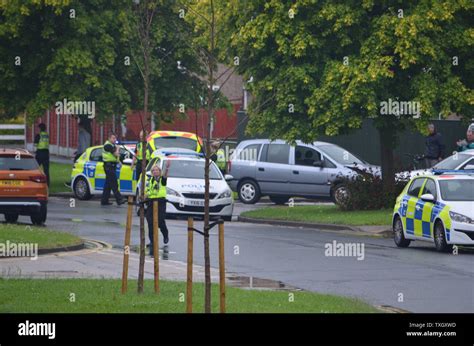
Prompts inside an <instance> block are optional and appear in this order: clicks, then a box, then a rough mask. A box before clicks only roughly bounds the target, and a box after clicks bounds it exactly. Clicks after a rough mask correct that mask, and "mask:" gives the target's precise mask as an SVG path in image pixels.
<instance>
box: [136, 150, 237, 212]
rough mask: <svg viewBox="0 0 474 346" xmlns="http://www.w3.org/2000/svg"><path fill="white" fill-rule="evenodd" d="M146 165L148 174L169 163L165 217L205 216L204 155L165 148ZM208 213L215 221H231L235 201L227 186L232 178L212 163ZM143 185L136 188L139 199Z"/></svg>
mask: <svg viewBox="0 0 474 346" xmlns="http://www.w3.org/2000/svg"><path fill="white" fill-rule="evenodd" d="M151 157H152V158H151V160H150V162H149V163H148V165H147V169H146V170H147V174H148V175H149V174H151V173H150V170H151V168H152V167H153V165H155V164H158V165H159V166H160V167H164V165H166V162H167V161H171V162H170V166H169V170H168V181H167V186H166V190H167V191H166V192H167V194H166V199H167V205H166V215H167V216H170V217H177V218H179V217H184V216H194V217H198V218H201V217H203V216H204V164H205V160H204V158H203V154H200V153H196V152H194V151H192V150H186V149H182V148H166V149H162V150H157V151H155V152H154V153H153V154H152V156H151ZM209 177H210V186H209V196H210V200H209V211H210V216H211V218H213V219H219V218H222V219H224V220H226V221H231V220H232V212H233V210H234V199H233V197H232V191H231V189H230V187H229V185H228V184H227V180H230V179H232V177H231V176H229V175H226V176H224V175H223V174H222V173H221V171H220V170H219V168H218V167H217V165H216V164H215V163H214V162H212V161H211V165H210V169H209ZM139 191H140V182H139V183H138V184H137V187H136V196H138V195H139Z"/></svg>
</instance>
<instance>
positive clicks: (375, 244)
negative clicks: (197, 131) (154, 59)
mask: <svg viewBox="0 0 474 346" xmlns="http://www.w3.org/2000/svg"><path fill="white" fill-rule="evenodd" d="M263 206H266V205H265V203H262V204H258V205H256V206H246V205H243V204H241V203H236V207H235V209H234V214H236V215H237V214H239V213H240V212H241V211H243V210H249V209H254V208H256V207H263ZM126 208H127V207H126V205H122V206H120V207H118V206H116V205H112V206H106V207H101V206H100V203H99V201H98V200H91V201H78V200H70V199H68V198H58V197H52V198H51V199H50V202H49V210H48V220H47V226H48V227H50V228H53V229H57V230H62V231H66V232H70V233H73V234H76V235H78V236H80V237H83V238H89V239H94V240H99V241H104V242H107V243H110V244H112V245H113V246H114V247H117V248H120V247H122V246H123V242H124V234H125V222H126ZM134 215H135V214H134ZM19 221H20V222H25V223H28V222H29V220H28V218H26V217H20V220H19ZM167 224H168V228H169V230H170V243H169V246H168V258H169V259H170V260H175V261H186V254H187V251H186V247H187V230H186V229H187V222H186V221H184V220H167ZM195 227H196V228H198V229H201V230H202V222H196V223H195ZM147 234H148V233H147ZM210 241H211V242H210V244H211V265H212V266H213V267H217V266H218V262H217V260H218V253H217V251H218V243H217V227H215V228H214V229H213V230H212V231H211V236H210ZM147 242H148V239H147ZM334 242H336V244H339V243H342V244H348V243H354V245H355V246H359V249H362V246H364V252H363V256H362V255H361V254H362V253H359V256H350V257H348V256H346V257H341V256H327V254H328V253H327V247H328V246H329V245H327V244H334ZM138 244H139V218H138V217H136V216H134V218H133V227H132V240H131V245H132V247H133V246H134V245H135V246H138ZM160 244H161V245H162V244H163V243H162V237H161V235H160ZM473 256H474V251H472V250H471V249H468V250H462V249H461V250H460V252H459V254H458V255H452V254H441V253H438V252H436V251H435V250H434V247H432V246H431V244H428V243H422V242H413V243H412V244H411V246H410V247H409V248H407V249H399V248H397V247H396V246H395V244H394V243H393V240H392V239H387V238H376V237H368V236H360V235H351V234H350V233H349V234H347V233H342V232H340V231H339V232H338V231H332V232H329V231H322V230H311V229H302V228H294V227H284V226H272V225H262V224H250V223H242V222H237V221H233V222H226V223H225V257H226V270H227V271H228V272H234V273H239V274H242V275H248V276H254V277H260V278H267V279H272V280H279V281H282V282H284V283H286V284H289V285H292V286H295V287H298V288H301V289H305V290H310V291H317V292H321V293H328V294H338V295H345V296H351V297H356V298H360V299H362V300H364V301H367V302H369V303H371V304H374V305H389V306H393V307H396V308H400V309H403V310H407V311H411V312H474V269H473V268H474V266H473V263H474V262H473V259H474V257H473ZM194 260H195V263H196V264H200V265H202V264H203V262H204V257H203V238H202V236H200V235H199V234H195V236H194Z"/></svg>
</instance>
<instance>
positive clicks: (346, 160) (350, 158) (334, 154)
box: [317, 144, 366, 165]
mask: <svg viewBox="0 0 474 346" xmlns="http://www.w3.org/2000/svg"><path fill="white" fill-rule="evenodd" d="M317 148H318V149H320V150H321V151H322V152H323V153H325V154H326V155H327V156H329V157H330V158H331V159H333V160H335V161H336V162H337V163H340V164H341V165H351V164H354V163H357V164H366V162H365V161H363V160H361V159H359V158H358V157H357V156H355V155H354V154H352V153H350V152H348V151H347V150H345V149H343V148H341V147H338V146H337V145H333V144H324V145H318V146H317Z"/></svg>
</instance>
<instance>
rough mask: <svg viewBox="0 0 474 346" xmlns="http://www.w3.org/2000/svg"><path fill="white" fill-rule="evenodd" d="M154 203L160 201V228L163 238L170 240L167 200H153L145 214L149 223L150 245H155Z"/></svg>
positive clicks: (148, 204)
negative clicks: (167, 223)
mask: <svg viewBox="0 0 474 346" xmlns="http://www.w3.org/2000/svg"><path fill="white" fill-rule="evenodd" d="M153 201H158V227H159V228H160V231H161V234H163V237H164V238H168V227H166V198H157V199H152V200H150V201H149V202H148V203H147V209H146V214H145V216H146V221H147V223H148V238H149V239H150V244H153ZM152 248H153V245H152Z"/></svg>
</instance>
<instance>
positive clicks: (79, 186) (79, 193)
mask: <svg viewBox="0 0 474 346" xmlns="http://www.w3.org/2000/svg"><path fill="white" fill-rule="evenodd" d="M74 195H76V197H77V198H79V199H80V200H81V201H85V200H88V199H91V197H92V195H91V192H90V190H89V184H87V181H86V179H84V178H82V177H80V178H77V179H76V181H75V182H74Z"/></svg>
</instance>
